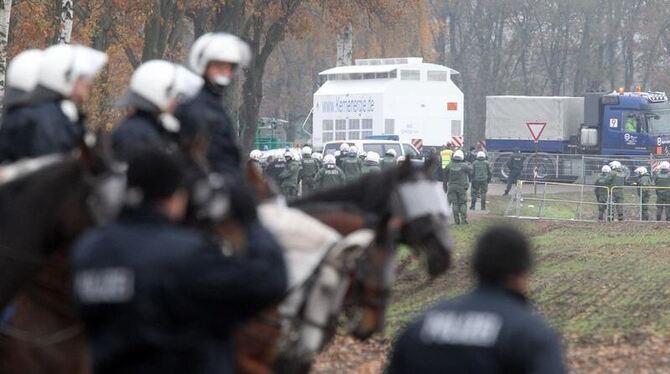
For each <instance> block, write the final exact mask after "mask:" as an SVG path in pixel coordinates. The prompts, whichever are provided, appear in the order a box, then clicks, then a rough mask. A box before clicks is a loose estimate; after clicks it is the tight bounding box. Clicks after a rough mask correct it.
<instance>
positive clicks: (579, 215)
mask: <svg viewBox="0 0 670 374" xmlns="http://www.w3.org/2000/svg"><path fill="white" fill-rule="evenodd" d="M580 186H581V187H580V189H579V205H577V218H578V219H579V220H580V221H581V220H582V204H583V202H584V184H583V183H582V184H581V185H580Z"/></svg>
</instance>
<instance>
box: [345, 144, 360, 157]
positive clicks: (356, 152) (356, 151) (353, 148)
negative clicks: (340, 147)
mask: <svg viewBox="0 0 670 374" xmlns="http://www.w3.org/2000/svg"><path fill="white" fill-rule="evenodd" d="M347 153H349V154H354V155H358V148H356V146H355V145H352V146H351V147H349V151H347Z"/></svg>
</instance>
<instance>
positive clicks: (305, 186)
mask: <svg viewBox="0 0 670 374" xmlns="http://www.w3.org/2000/svg"><path fill="white" fill-rule="evenodd" d="M301 164H302V169H300V182H302V194H303V195H306V194H308V193H310V192H312V191H313V190H314V177H316V173H318V172H319V169H321V163H320V162H319V160H317V159H314V158H312V157H311V156H308V155H305V156H304V157H303V159H302V162H301Z"/></svg>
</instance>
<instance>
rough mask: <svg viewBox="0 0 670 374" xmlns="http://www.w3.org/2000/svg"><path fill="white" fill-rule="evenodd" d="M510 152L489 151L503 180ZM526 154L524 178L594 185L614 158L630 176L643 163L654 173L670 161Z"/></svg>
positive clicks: (652, 156)
mask: <svg viewBox="0 0 670 374" xmlns="http://www.w3.org/2000/svg"><path fill="white" fill-rule="evenodd" d="M510 154H511V153H509V152H489V154H488V156H489V160H490V162H491V167H492V169H493V174H494V177H497V178H499V179H501V180H505V179H507V176H508V173H509V170H508V169H507V166H506V165H505V164H506V163H507V160H508V159H509V155H510ZM525 156H526V160H525V162H524V169H523V172H522V175H521V177H522V179H526V180H534V179H536V180H538V181H543V182H562V183H580V184H586V185H588V184H593V183H594V182H595V180H596V179H597V178H598V174H599V173H600V169H601V168H602V167H603V165H607V164H608V163H609V162H611V161H614V160H617V161H619V162H621V163H622V164H623V166H624V169H625V170H626V175H630V174H632V172H633V171H634V170H635V169H636V168H638V167H640V166H644V167H646V168H647V169H648V170H649V171H650V172H651V171H653V170H655V169H656V168H657V167H658V164H659V163H660V162H661V161H670V157H668V156H665V155H662V156H656V155H649V156H644V157H641V156H597V155H575V154H547V153H538V154H526V155H525Z"/></svg>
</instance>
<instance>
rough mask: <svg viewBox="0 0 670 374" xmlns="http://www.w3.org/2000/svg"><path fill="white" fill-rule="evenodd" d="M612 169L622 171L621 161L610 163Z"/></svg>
mask: <svg viewBox="0 0 670 374" xmlns="http://www.w3.org/2000/svg"><path fill="white" fill-rule="evenodd" d="M609 165H610V167H611V168H612V170H619V169H621V163H620V162H619V161H612V162H610V163H609Z"/></svg>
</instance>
